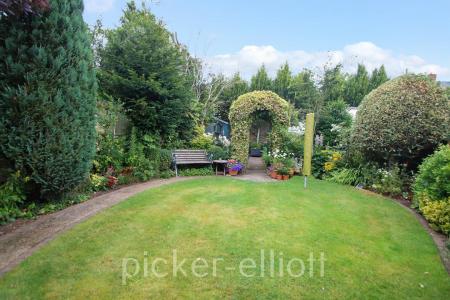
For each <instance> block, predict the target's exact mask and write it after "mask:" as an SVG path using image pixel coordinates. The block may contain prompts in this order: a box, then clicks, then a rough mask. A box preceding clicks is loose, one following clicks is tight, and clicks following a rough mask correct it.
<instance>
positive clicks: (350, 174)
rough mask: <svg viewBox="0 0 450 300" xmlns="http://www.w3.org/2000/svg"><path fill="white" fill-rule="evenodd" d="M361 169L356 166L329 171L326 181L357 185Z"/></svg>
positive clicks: (359, 180)
mask: <svg viewBox="0 0 450 300" xmlns="http://www.w3.org/2000/svg"><path fill="white" fill-rule="evenodd" d="M361 175H362V174H361V171H360V170H359V169H356V168H342V169H339V170H335V171H333V172H331V174H330V177H328V178H327V180H328V181H331V182H336V183H340V184H347V185H358V184H360V182H361V181H362V180H361V179H362V176H361Z"/></svg>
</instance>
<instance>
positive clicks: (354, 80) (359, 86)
mask: <svg viewBox="0 0 450 300" xmlns="http://www.w3.org/2000/svg"><path fill="white" fill-rule="evenodd" d="M368 93H369V75H368V73H367V70H366V67H365V66H364V65H362V64H358V71H357V72H356V74H355V75H351V76H350V78H348V79H347V81H346V82H345V101H346V102H347V103H348V104H349V105H350V106H358V105H359V103H361V101H362V99H363V98H364V96H366V95H367V94H368Z"/></svg>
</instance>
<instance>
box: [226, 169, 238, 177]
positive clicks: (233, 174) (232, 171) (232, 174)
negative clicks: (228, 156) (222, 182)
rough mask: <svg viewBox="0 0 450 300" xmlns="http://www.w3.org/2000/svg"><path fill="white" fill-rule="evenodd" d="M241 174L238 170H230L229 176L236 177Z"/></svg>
mask: <svg viewBox="0 0 450 300" xmlns="http://www.w3.org/2000/svg"><path fill="white" fill-rule="evenodd" d="M238 173H239V171H238V170H231V169H230V170H228V174H230V176H236V175H237V174H238Z"/></svg>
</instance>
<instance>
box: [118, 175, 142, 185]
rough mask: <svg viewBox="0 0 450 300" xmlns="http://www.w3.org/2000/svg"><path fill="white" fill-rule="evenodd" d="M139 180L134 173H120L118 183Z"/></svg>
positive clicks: (124, 183)
mask: <svg viewBox="0 0 450 300" xmlns="http://www.w3.org/2000/svg"><path fill="white" fill-rule="evenodd" d="M136 182H139V178H136V177H134V176H132V175H119V176H118V177H117V184H118V185H126V184H131V183H136Z"/></svg>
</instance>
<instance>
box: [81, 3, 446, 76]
mask: <svg viewBox="0 0 450 300" xmlns="http://www.w3.org/2000/svg"><path fill="white" fill-rule="evenodd" d="M126 2H127V1H124V0H85V13H84V17H85V20H86V22H88V23H89V24H93V23H94V22H95V20H96V19H97V18H101V19H102V20H103V22H104V24H105V25H106V26H108V27H115V26H117V25H119V23H120V21H119V18H120V15H121V13H122V10H123V8H124V7H125V4H126ZM136 2H137V3H140V2H141V1H136ZM146 2H147V3H148V6H149V7H150V8H151V10H152V11H153V13H154V14H155V15H156V16H157V17H158V18H159V19H162V20H163V21H164V22H165V23H166V24H167V27H168V28H169V30H171V31H176V32H177V34H178V38H179V40H180V41H181V42H182V43H184V44H187V45H188V47H189V49H190V51H191V52H192V53H193V54H195V55H197V56H200V57H202V58H203V59H204V60H205V61H206V62H207V64H208V66H209V67H210V69H211V70H212V71H215V72H224V73H225V74H232V73H233V72H235V71H240V72H241V73H242V74H243V75H244V76H246V77H248V76H250V75H251V74H252V73H253V72H254V71H255V70H256V69H257V67H258V66H259V65H260V64H261V63H265V64H266V66H267V67H268V69H269V72H270V73H271V74H274V73H275V72H276V69H277V68H278V67H279V65H280V64H282V63H283V62H284V61H288V62H289V63H290V65H291V66H292V68H293V69H294V70H295V71H299V70H301V69H302V68H304V67H308V68H311V69H313V70H317V71H319V70H320V69H321V68H322V66H323V65H324V64H325V63H330V64H334V63H338V62H340V63H343V65H344V69H345V70H346V71H347V72H353V71H354V70H355V68H356V65H357V63H359V62H363V63H365V64H366V65H367V67H368V68H369V69H372V68H374V67H378V66H379V65H381V64H385V65H386V68H387V70H388V73H389V74H390V75H391V76H396V75H399V74H401V73H403V72H405V70H406V69H407V70H408V71H410V72H421V73H428V72H435V73H437V74H438V79H439V80H450V17H449V14H450V1H449V0H446V1H445V0H430V1H418V0H410V1H404V0H401V1H400V0H398V1H393V0H391V1H385V0H377V1H368V0H367V1H361V0H360V1H357V0H354V1H324V0H319V1H317V0H316V1H312V0H311V1H299V0H297V1H295V0H285V1H283V0H279V1H264V0H259V1H256V0H255V1H234V0H222V1H213V0H210V1H207V0H191V1H182V0H153V1H146Z"/></svg>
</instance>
